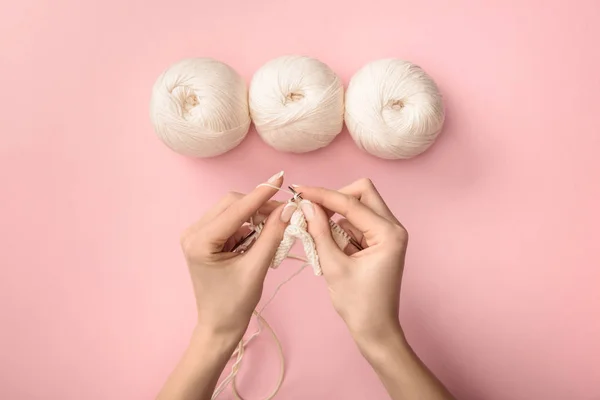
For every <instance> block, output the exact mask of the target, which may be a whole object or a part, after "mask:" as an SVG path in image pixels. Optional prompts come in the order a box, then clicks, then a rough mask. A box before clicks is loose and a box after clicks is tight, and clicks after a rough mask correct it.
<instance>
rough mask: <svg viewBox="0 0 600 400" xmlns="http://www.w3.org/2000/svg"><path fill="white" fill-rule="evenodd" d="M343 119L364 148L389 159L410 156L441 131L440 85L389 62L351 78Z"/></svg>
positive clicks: (408, 65) (407, 65)
mask: <svg viewBox="0 0 600 400" xmlns="http://www.w3.org/2000/svg"><path fill="white" fill-rule="evenodd" d="M344 118H345V121H346V126H347V127H348V131H349V132H350V135H351V136H352V138H353V139H354V141H355V142H356V144H357V145H358V147H360V148H361V149H363V150H365V151H367V152H368V153H370V154H373V155H375V156H377V157H381V158H385V159H402V158H411V157H414V156H416V155H418V154H421V153H422V152H424V151H425V150H427V148H429V146H431V145H432V144H433V142H434V141H435V139H436V138H437V136H438V134H439V133H440V131H441V130H442V125H443V124H444V105H443V102H442V96H441V94H440V92H439V90H438V87H437V85H436V84H435V82H434V81H433V79H431V78H430V77H429V75H427V74H426V73H425V71H423V70H422V69H421V68H420V67H419V66H417V65H414V64H412V63H410V62H408V61H403V60H398V59H385V60H378V61H374V62H371V63H369V64H367V65H366V66H364V67H363V68H362V69H360V70H359V71H358V72H357V73H356V74H355V75H354V76H353V77H352V79H351V80H350V84H349V85H348V89H347V91H346V112H345V116H344Z"/></svg>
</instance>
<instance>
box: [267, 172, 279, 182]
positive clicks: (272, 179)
mask: <svg viewBox="0 0 600 400" xmlns="http://www.w3.org/2000/svg"><path fill="white" fill-rule="evenodd" d="M282 176H283V171H281V172H278V173H276V174H275V175H273V176H272V177H270V178H269V180H268V181H267V182H269V183H275V182H277V180H278V179H279V178H281V177H282Z"/></svg>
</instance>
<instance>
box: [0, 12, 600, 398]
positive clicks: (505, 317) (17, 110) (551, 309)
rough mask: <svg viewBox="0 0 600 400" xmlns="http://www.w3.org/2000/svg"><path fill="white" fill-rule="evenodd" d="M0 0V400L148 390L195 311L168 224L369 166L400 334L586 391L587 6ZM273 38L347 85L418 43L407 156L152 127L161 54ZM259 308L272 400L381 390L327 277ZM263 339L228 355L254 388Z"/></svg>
mask: <svg viewBox="0 0 600 400" xmlns="http://www.w3.org/2000/svg"><path fill="white" fill-rule="evenodd" d="M358 3H360V4H358ZM0 7H1V8H0V30H1V32H0V68H1V74H0V88H1V91H0V106H1V110H2V111H1V112H0V136H1V142H0V185H1V186H0V187H1V188H2V189H1V190H2V194H1V195H0V204H1V211H0V218H1V226H0V248H1V255H0V257H1V258H0V264H1V269H0V271H1V272H0V273H1V275H0V299H1V305H0V317H1V321H2V329H1V331H0V339H1V350H0V351H1V353H0V360H1V361H0V398H2V399H11V400H13V399H57V400H58V399H61V400H64V399H78V400H79V399H86V400H96V399H150V398H153V396H154V395H155V394H156V392H157V390H158V389H159V387H160V386H161V385H162V383H163V381H164V379H165V377H166V375H167V374H168V373H169V372H170V370H171V369H172V367H173V365H174V363H175V362H176V360H177V359H178V358H179V356H180V354H181V352H182V350H183V348H184V347H185V345H186V342H187V340H188V338H189V335H190V330H191V328H192V326H193V324H194V319H195V312H194V302H193V294H192V290H191V286H190V283H189V281H188V276H187V271H186V267H185V265H184V262H183V259H182V257H181V254H180V249H179V244H178V238H179V233H180V232H181V231H182V230H183V229H184V228H185V227H186V226H187V225H188V224H190V223H191V222H193V221H194V220H195V219H196V218H198V217H199V216H200V215H201V214H202V213H203V212H204V210H205V209H206V208H207V207H208V206H209V205H210V204H212V203H213V202H215V201H216V200H217V199H218V198H219V197H220V196H221V195H223V194H224V193H225V192H227V191H228V190H238V191H247V190H249V189H251V188H252V187H254V186H255V185H256V184H257V183H259V182H261V181H263V180H265V179H267V178H268V177H269V176H271V175H272V174H273V173H275V172H277V171H279V170H281V169H285V170H286V174H287V177H288V182H290V183H302V184H315V185H325V186H328V187H339V186H342V185H345V184H347V183H349V182H351V181H353V180H355V179H356V178H359V177H363V176H368V177H371V178H373V179H374V181H375V182H376V184H377V185H378V186H379V188H380V189H381V192H382V194H383V195H384V197H385V198H386V199H387V201H388V202H389V204H390V206H391V208H392V209H393V211H394V212H395V213H397V215H398V216H399V218H400V219H401V220H402V221H403V222H404V223H405V224H406V226H407V228H408V229H409V231H410V233H411V244H410V248H409V255H408V260H407V269H406V275H405V281H404V286H403V292H402V306H401V318H402V321H403V324H404V327H405V330H406V333H407V335H408V337H409V339H410V341H411V343H412V344H413V346H414V348H415V350H416V351H417V352H418V354H419V355H420V356H421V357H422V358H423V359H424V360H425V362H426V363H427V364H428V365H429V366H430V367H431V368H432V369H433V370H434V371H435V372H436V373H437V374H438V375H439V377H440V378H441V379H442V380H443V381H444V382H445V383H446V384H447V385H448V387H449V388H450V389H451V390H452V391H453V392H454V393H455V394H456V395H457V396H458V397H459V398H461V399H497V400H501V399H502V400H504V399H523V400H532V399H545V400H550V399H557V400H558V399H561V400H563V399H582V400H583V399H600V339H599V338H600V295H599V293H600V255H599V252H598V238H599V237H600V234H599V233H598V226H599V225H600V212H599V211H598V204H600V158H598V150H599V148H600V128H599V127H600V122H599V117H598V112H599V111H598V110H599V108H600V100H599V95H600V45H599V44H598V40H599V38H600V23H599V21H600V3H598V2H597V1H594V0H589V1H575V0H574V1H561V0H552V1H549V0H544V1H542V0H539V1H535V0H528V1H522V0H521V1H516V0H515V1H506V0H503V1H499V0H498V1H486V2H481V1H467V0H461V1H442V0H438V1H434V0H430V1H412V2H400V1H394V2H392V1H383V0H371V1H367V2H357V4H356V5H350V3H349V2H347V1H342V0H335V1H323V0H308V1H302V2H299V1H288V0H269V1H242V0H238V1H235V2H234V1H214V2H206V1H204V2H203V1H198V0H194V1H189V0H181V1H155V0H152V1H141V0H134V1H117V0H104V1H99V0H96V1H79V0H53V1H50V0H36V1H32V0H26V1H16V0H13V1H11V2H3V4H2V5H1V6H0ZM288 53H300V54H308V55H312V56H314V57H317V58H320V59H321V60H322V61H324V62H326V63H328V64H329V65H330V66H331V67H332V68H333V69H334V70H335V71H337V72H338V73H339V74H340V76H341V77H343V79H344V80H345V81H346V82H347V81H348V79H349V78H350V77H351V75H352V74H353V73H354V72H355V71H356V70H357V69H358V68H359V67H361V66H362V65H363V64H365V63H366V62H368V61H371V60H375V59H378V58H383V57H390V56H392V57H401V58H405V59H408V60H411V61H413V62H416V63H418V64H420V65H421V66H423V67H424V68H425V69H426V70H427V71H429V73H430V74H431V75H432V76H433V77H434V78H435V79H436V80H437V82H438V83H439V85H440V87H441V89H442V91H443V93H444V95H445V98H446V104H447V111H448V119H447V124H446V129H445V131H444V133H443V135H442V136H441V137H440V139H439V141H438V142H437V144H436V145H435V146H434V147H433V148H432V149H431V150H430V151H428V152H427V153H425V154H424V155H423V156H421V157H418V158H416V159H413V160H410V161H404V162H386V161H383V160H379V159H376V158H374V157H371V156H369V155H366V154H363V153H361V152H360V151H359V150H358V149H357V148H356V147H355V146H354V144H353V142H352V141H351V140H350V139H349V135H348V134H347V132H343V133H342V134H341V135H340V136H339V138H338V139H337V140H336V141H335V142H334V143H333V144H332V145H331V146H329V147H327V148H325V149H323V150H321V151H318V152H315V153H312V154H308V155H287V154H282V153H278V152H276V151H274V150H272V149H271V148H269V147H267V146H266V145H265V144H263V143H262V142H261V140H260V139H259V138H258V136H257V135H256V133H255V132H254V131H252V132H251V133H250V134H249V136H248V138H247V140H245V141H244V142H243V144H242V145H241V146H240V147H238V148H237V149H235V150H234V151H232V152H230V153H228V154H226V155H225V156H223V157H219V158H215V159H211V160H190V159H186V158H184V157H181V156H178V155H176V154H175V153H173V152H171V151H169V150H168V149H167V148H166V147H165V146H164V145H163V144H162V143H161V142H160V141H159V140H158V139H157V138H156V137H155V135H154V133H153V130H152V127H151V125H150V122H149V116H148V114H149V113H148V105H149V94H150V88H151V85H152V84H153V82H154V80H155V78H156V77H157V76H158V74H159V73H160V72H161V71H162V70H163V69H164V68H166V67H167V66H168V65H170V64H171V63H173V62H175V61H177V60H179V59H180V58H182V57H187V56H212V57H215V58H218V59H220V60H222V61H225V62H227V63H229V64H230V65H231V66H233V67H234V68H235V69H237V70H238V71H239V72H240V73H241V74H242V75H243V76H244V77H245V78H246V79H247V80H249V79H250V78H251V76H252V73H253V72H254V71H256V69H258V68H259V67H260V65H261V64H262V63H264V62H266V61H267V60H269V59H271V58H273V57H276V56H279V55H282V54H288ZM295 268H296V266H295V265H293V264H292V263H290V264H288V265H287V266H284V267H282V268H281V269H280V270H278V271H276V272H274V273H272V274H270V277H269V278H268V282H267V285H266V293H268V294H270V293H271V291H272V289H273V288H274V287H275V285H276V284H277V283H278V282H279V281H281V280H282V279H283V278H284V277H285V276H287V275H288V274H289V273H291V271H292V270H295ZM265 316H266V318H267V319H268V320H269V321H270V322H271V323H272V325H273V326H274V328H275V329H276V330H277V332H278V334H279V336H280V338H281V340H282V342H283V345H284V349H285V354H286V357H287V360H288V361H287V363H288V364H287V365H288V372H287V376H286V379H285V382H284V385H283V388H282V389H281V392H280V396H279V398H281V399H348V400H354V399H384V398H386V395H385V392H384V390H383V388H382V387H381V385H380V383H379V381H378V380H377V378H376V376H375V374H374V373H373V372H372V371H371V370H370V368H369V366H368V365H367V364H366V362H365V361H364V360H363V359H362V358H361V356H360V355H359V354H358V352H357V350H356V348H355V346H354V344H353V343H352V341H351V339H350V337H349V335H348V333H347V331H346V329H345V327H344V326H343V325H342V323H341V322H340V320H339V318H338V317H337V316H336V315H335V313H334V311H333V310H332V307H331V306H330V303H329V300H328V296H327V293H326V291H325V287H324V284H323V281H322V279H321V278H316V277H314V276H312V275H311V273H310V272H309V271H308V270H307V271H305V273H303V274H302V275H301V276H300V277H298V278H297V279H295V280H294V281H292V282H291V283H290V284H289V285H287V286H286V287H285V288H284V290H283V291H282V292H281V293H280V295H279V296H278V298H277V300H276V301H275V303H274V304H273V305H272V306H271V307H270V308H269V309H268V311H267V312H266V314H265ZM274 357H275V353H274V348H273V346H272V343H271V342H270V341H269V337H268V335H265V336H264V338H263V339H260V340H259V341H258V342H257V344H256V346H254V347H253V348H252V349H251V350H250V351H249V352H248V353H247V360H246V361H245V368H244V369H243V372H242V373H241V376H240V380H239V383H240V389H241V391H242V393H243V394H244V395H246V396H247V398H249V399H259V398H262V397H263V396H264V395H265V394H266V393H267V392H269V391H270V390H271V388H272V385H273V384H274V380H275V376H276V366H277V364H276V362H275V358H274ZM229 397H230V393H229V392H228V393H227V395H224V396H223V399H226V398H229Z"/></svg>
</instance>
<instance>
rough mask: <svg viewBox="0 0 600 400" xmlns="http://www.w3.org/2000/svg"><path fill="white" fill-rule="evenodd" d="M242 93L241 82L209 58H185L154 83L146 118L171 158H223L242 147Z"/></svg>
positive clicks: (246, 122)
mask: <svg viewBox="0 0 600 400" xmlns="http://www.w3.org/2000/svg"><path fill="white" fill-rule="evenodd" d="M247 95H248V90H247V87H246V83H245V82H244V80H243V79H242V77H241V76H240V75H239V74H238V73H237V72H236V71H235V70H233V69H232V68H231V67H229V66H228V65H226V64H224V63H222V62H220V61H217V60H213V59H211V58H189V59H184V60H181V61H179V62H178V63H176V64H174V65H172V66H171V67H170V68H168V69H167V70H166V71H164V72H163V73H162V74H161V75H160V76H159V77H158V79H157V80H156V82H155V84H154V86H153V89H152V98H151V101H150V119H151V121H152V123H153V125H154V129H155V131H156V134H157V135H158V137H159V138H160V139H161V140H162V141H163V142H164V143H165V144H166V145H167V146H168V147H169V148H171V149H172V150H174V151H175V152H177V153H180V154H183V155H187V156H194V157H213V156H217V155H220V154H223V153H225V152H227V151H229V150H231V149H232V148H234V147H236V146H237V145H238V144H240V143H241V142H242V140H243V139H244V137H245V136H246V134H247V133H248V129H249V127H250V115H249V111H248V96H247Z"/></svg>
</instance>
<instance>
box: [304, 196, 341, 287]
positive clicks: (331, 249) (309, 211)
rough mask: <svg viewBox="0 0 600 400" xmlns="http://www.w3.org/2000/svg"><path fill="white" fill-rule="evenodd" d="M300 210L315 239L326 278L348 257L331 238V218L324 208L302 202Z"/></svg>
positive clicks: (309, 231)
mask: <svg viewBox="0 0 600 400" xmlns="http://www.w3.org/2000/svg"><path fill="white" fill-rule="evenodd" d="M300 209H301V210H302V212H303V213H304V218H306V222H307V223H308V233H310V235H311V236H312V237H313V239H314V241H315V245H316V247H317V253H318V254H319V259H320V260H321V268H323V273H324V275H325V276H327V274H328V273H329V274H331V273H333V272H335V269H336V268H339V266H341V264H342V263H343V261H344V259H345V258H346V255H345V254H344V253H343V252H342V251H341V250H340V248H339V247H338V245H337V244H336V243H335V241H334V240H333V237H332V236H331V228H330V226H329V217H328V216H327V214H326V213H325V211H324V210H323V208H321V207H319V206H318V205H316V204H314V203H312V202H310V201H309V200H302V201H301V202H300Z"/></svg>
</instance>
